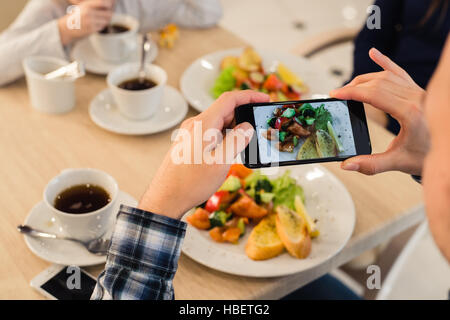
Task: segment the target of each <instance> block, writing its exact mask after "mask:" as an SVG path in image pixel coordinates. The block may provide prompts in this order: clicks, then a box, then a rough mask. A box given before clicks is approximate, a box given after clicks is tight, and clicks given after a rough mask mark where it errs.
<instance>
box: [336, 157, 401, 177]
mask: <svg viewBox="0 0 450 320" xmlns="http://www.w3.org/2000/svg"><path fill="white" fill-rule="evenodd" d="M394 164H395V161H393V159H392V155H391V153H390V152H383V153H377V154H370V155H363V156H357V157H353V158H350V159H347V160H345V161H344V162H343V163H342V164H341V168H342V169H344V170H348V171H358V172H360V173H363V174H366V175H374V174H378V173H382V172H386V171H391V170H394V169H395V168H394Z"/></svg>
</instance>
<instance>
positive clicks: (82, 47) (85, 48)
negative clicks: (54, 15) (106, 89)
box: [71, 37, 158, 75]
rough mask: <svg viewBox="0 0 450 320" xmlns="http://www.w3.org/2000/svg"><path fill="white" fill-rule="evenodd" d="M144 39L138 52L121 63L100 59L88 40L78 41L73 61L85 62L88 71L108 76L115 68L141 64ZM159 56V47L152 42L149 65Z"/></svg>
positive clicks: (138, 46) (137, 49) (139, 42)
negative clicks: (131, 63)
mask: <svg viewBox="0 0 450 320" xmlns="http://www.w3.org/2000/svg"><path fill="white" fill-rule="evenodd" d="M141 42H142V37H139V39H138V45H137V46H136V50H135V51H134V52H132V53H131V55H130V56H129V57H128V58H127V59H125V60H124V61H120V62H110V61H106V60H104V59H102V58H100V57H99V56H98V55H97V53H96V52H95V51H94V48H92V46H91V43H90V41H89V39H88V38H85V39H82V40H80V41H78V42H77V43H76V44H75V46H74V48H73V50H72V53H71V57H72V59H73V60H78V61H83V62H84V65H85V67H86V70H87V71H89V72H91V73H94V74H99V75H106V74H108V73H109V72H110V71H111V70H113V69H114V68H116V67H118V66H120V65H122V64H124V63H129V62H139V59H140V51H139V48H140V47H141ZM157 56H158V45H157V44H156V43H155V42H154V41H152V46H151V50H150V52H149V54H148V55H147V59H146V60H147V63H152V62H153V61H154V60H155V59H156V57H157Z"/></svg>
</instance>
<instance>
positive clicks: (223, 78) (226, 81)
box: [211, 66, 236, 99]
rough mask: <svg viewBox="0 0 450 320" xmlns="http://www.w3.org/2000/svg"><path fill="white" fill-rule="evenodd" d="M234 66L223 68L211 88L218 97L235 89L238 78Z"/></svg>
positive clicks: (215, 96)
mask: <svg viewBox="0 0 450 320" xmlns="http://www.w3.org/2000/svg"><path fill="white" fill-rule="evenodd" d="M233 71H234V67H233V66H231V67H228V68H225V69H223V70H222V72H221V73H220V74H219V76H218V77H217V79H216V81H215V82H214V86H213V87H212V88H211V94H212V95H213V97H214V99H217V98H218V97H219V96H220V95H221V94H222V93H224V92H227V91H231V90H233V88H234V86H235V85H236V79H235V78H234V77H233Z"/></svg>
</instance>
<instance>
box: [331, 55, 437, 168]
mask: <svg viewBox="0 0 450 320" xmlns="http://www.w3.org/2000/svg"><path fill="white" fill-rule="evenodd" d="M369 56H370V58H371V59H372V60H373V61H374V62H375V63H377V64H378V65H379V66H381V67H382V68H383V69H384V71H381V72H374V73H368V74H364V75H360V76H358V77H356V78H355V79H353V81H351V82H350V83H349V84H348V85H346V86H344V87H343V88H340V89H336V90H333V91H332V92H330V96H332V97H334V98H338V99H344V100H357V101H362V102H364V103H368V104H370V105H372V106H373V107H375V108H377V109H380V110H382V111H384V112H386V113H388V114H390V115H391V116H392V117H394V118H395V119H397V121H398V122H399V123H400V126H401V129H400V133H399V135H398V136H397V137H395V138H394V140H392V142H391V144H390V145H389V147H388V148H387V150H386V151H385V152H383V153H379V154H373V155H364V156H357V157H353V158H350V159H348V160H346V161H344V162H343V163H342V166H341V167H342V168H343V169H344V170H352V171H359V172H361V173H364V174H368V175H373V174H377V173H381V172H385V171H393V170H397V171H403V172H405V173H409V174H414V175H421V173H422V167H423V163H424V159H425V156H426V154H427V152H428V149H429V145H430V142H429V135H428V130H427V126H426V122H425V116H424V110H423V106H422V105H423V100H424V97H425V91H424V90H423V89H422V88H420V87H419V86H418V85H417V84H416V83H415V82H414V81H413V79H412V78H411V77H410V76H409V75H408V74H407V73H406V71H405V70H403V69H402V68H400V67H399V66H398V65H396V64H395V63H394V62H393V61H392V60H390V59H389V58H388V57H386V56H385V55H383V54H382V53H381V52H379V51H378V50H376V49H375V48H372V49H371V50H370V51H369Z"/></svg>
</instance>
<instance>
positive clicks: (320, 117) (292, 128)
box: [253, 101, 356, 164]
mask: <svg viewBox="0 0 450 320" xmlns="http://www.w3.org/2000/svg"><path fill="white" fill-rule="evenodd" d="M253 114H254V117H255V127H256V133H257V135H258V148H259V155H260V161H261V163H263V164H266V163H272V162H276V161H278V162H284V161H294V160H308V159H314V158H326V157H346V158H347V157H349V156H355V155H356V148H355V139H354V137H353V130H352V125H351V122H350V115H349V111H348V106H347V101H329V102H316V103H314V102H312V103H304V104H293V105H282V106H273V105H268V106H262V107H253ZM276 131H278V132H276ZM338 145H339V147H338Z"/></svg>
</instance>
